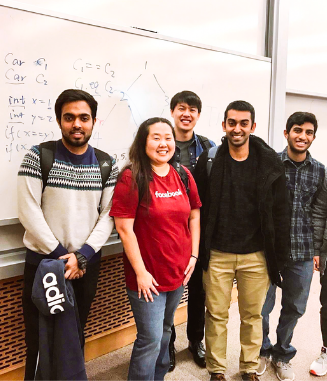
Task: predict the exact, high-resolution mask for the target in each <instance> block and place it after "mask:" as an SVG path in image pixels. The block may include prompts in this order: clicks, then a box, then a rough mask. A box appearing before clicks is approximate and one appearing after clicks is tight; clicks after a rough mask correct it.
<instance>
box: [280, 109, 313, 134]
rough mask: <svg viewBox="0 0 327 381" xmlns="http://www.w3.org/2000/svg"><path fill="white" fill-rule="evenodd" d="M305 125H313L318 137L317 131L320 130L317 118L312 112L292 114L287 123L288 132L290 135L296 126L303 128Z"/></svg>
mask: <svg viewBox="0 0 327 381" xmlns="http://www.w3.org/2000/svg"><path fill="white" fill-rule="evenodd" d="M304 123H311V124H313V127H314V134H315V135H316V131H317V128H318V122H317V119H316V116H315V115H314V114H311V112H303V111H297V112H295V113H294V114H292V115H291V116H290V117H289V118H288V119H287V122H286V132H287V133H288V134H289V133H290V131H291V129H292V127H293V126H294V125H295V124H296V125H298V126H302V124H304Z"/></svg>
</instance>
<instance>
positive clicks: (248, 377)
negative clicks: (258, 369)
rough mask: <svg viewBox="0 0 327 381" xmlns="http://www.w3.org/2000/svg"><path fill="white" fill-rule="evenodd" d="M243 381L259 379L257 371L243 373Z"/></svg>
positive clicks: (257, 380)
mask: <svg viewBox="0 0 327 381" xmlns="http://www.w3.org/2000/svg"><path fill="white" fill-rule="evenodd" d="M242 381H259V378H258V376H257V374H256V373H243V374H242Z"/></svg>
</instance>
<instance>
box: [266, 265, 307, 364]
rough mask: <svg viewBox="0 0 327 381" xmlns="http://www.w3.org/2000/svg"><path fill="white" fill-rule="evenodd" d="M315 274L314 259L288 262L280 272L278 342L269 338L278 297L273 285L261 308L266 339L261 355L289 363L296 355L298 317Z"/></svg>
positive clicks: (304, 305) (303, 308)
mask: <svg viewBox="0 0 327 381" xmlns="http://www.w3.org/2000/svg"><path fill="white" fill-rule="evenodd" d="M312 274H313V261H312V260H310V261H289V262H288V263H287V264H286V266H285V268H284V269H283V271H282V273H281V275H282V278H283V283H282V309H281V312H280V317H279V322H278V327H277V343H276V344H275V345H274V346H273V345H272V344H271V342H270V340H269V336H268V334H269V314H270V312H271V311H272V310H273V308H274V305H275V298H276V286H272V285H271V286H270V287H269V290H268V292H267V297H266V301H265V304H264V306H263V308H262V328H263V341H262V347H261V350H260V355H261V356H265V357H269V356H270V355H271V356H272V358H273V360H274V361H283V362H289V361H290V360H291V359H292V358H293V357H294V356H295V354H296V349H295V348H294V347H293V346H292V345H291V340H292V337H293V331H294V328H295V326H296V324H297V321H298V319H299V318H300V317H301V316H302V315H303V314H304V312H305V309H306V306H307V301H308V296H309V291H310V285H311V280H312Z"/></svg>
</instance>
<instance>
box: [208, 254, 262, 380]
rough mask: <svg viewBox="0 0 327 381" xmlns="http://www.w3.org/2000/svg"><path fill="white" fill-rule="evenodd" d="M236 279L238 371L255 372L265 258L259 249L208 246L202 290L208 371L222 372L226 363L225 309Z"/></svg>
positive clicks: (259, 337) (259, 336) (260, 341)
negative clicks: (238, 251) (240, 251)
mask: <svg viewBox="0 0 327 381" xmlns="http://www.w3.org/2000/svg"><path fill="white" fill-rule="evenodd" d="M234 278H236V280H237V288H238V306H239V312H240V316H241V327H240V341H241V356H240V371H241V373H250V372H255V371H256V370H257V368H258V366H259V352H260V348H261V344H262V317H261V310H262V306H263V303H264V301H265V297H266V293H267V290H268V286H269V277H268V273H267V265H266V259H265V257H264V254H263V252H262V251H258V252H255V253H250V254H232V253H223V252H220V251H217V250H211V253H210V262H209V267H208V271H204V273H203V283H204V288H205V292H206V307H207V311H206V317H205V338H206V361H207V369H208V371H209V372H210V373H225V371H226V367H227V360H226V347H227V327H226V324H227V322H228V309H229V306H230V301H231V293H232V288H233V280H234Z"/></svg>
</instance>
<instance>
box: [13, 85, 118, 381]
mask: <svg viewBox="0 0 327 381" xmlns="http://www.w3.org/2000/svg"><path fill="white" fill-rule="evenodd" d="M96 111H97V102H96V100H95V99H94V98H93V97H92V96H91V95H90V94H88V93H86V92H84V91H82V90H65V91H64V92H63V93H62V94H60V96H59V97H58V99H57V101H56V104H55V112H56V119H57V122H58V125H59V128H60V129H61V133H62V138H61V139H60V140H58V141H57V142H54V143H53V144H54V149H53V163H52V167H51V169H50V171H49V174H48V178H47V180H46V181H45V180H44V176H42V175H44V173H42V170H41V159H40V153H41V152H42V155H43V150H42V149H41V147H40V146H39V145H36V146H33V147H32V148H31V149H30V150H29V151H28V152H27V154H26V155H25V157H24V159H23V162H22V164H21V167H20V170H19V173H18V213H19V219H20V221H21V223H22V225H23V226H24V228H25V230H26V232H25V235H24V244H25V246H26V248H27V252H26V263H25V271H24V289H23V309H24V319H25V327H26V345H27V358H26V370H25V379H27V380H32V379H34V376H35V370H36V363H37V356H38V352H39V332H38V314H39V312H38V310H37V308H36V306H35V305H34V304H33V302H32V300H31V293H32V286H33V281H34V277H35V273H36V270H37V268H38V265H39V263H40V262H41V260H42V259H44V258H52V259H57V258H65V259H67V263H66V267H65V278H66V279H71V280H73V287H74V292H75V297H76V301H77V305H78V311H79V318H80V323H81V328H82V330H83V329H84V327H85V324H86V320H87V316H88V313H89V310H90V307H91V303H92V300H93V298H94V296H95V292H96V287H97V280H98V275H99V268H100V258H101V251H100V249H101V247H102V246H103V245H104V244H105V242H106V241H107V239H108V237H109V236H110V234H111V231H112V229H113V225H114V224H113V220H112V218H111V217H109V210H110V207H111V198H112V194H113V189H114V186H115V183H116V178H117V175H118V167H117V166H116V165H115V164H114V163H112V161H111V158H110V157H109V155H106V154H105V153H103V152H101V151H100V152H101V153H102V156H103V155H106V157H107V158H108V160H107V161H106V162H101V165H104V166H112V167H111V172H110V175H109V178H108V179H107V180H106V182H105V183H104V184H103V182H102V177H101V173H102V169H101V168H100V164H99V161H98V159H97V156H96V154H95V150H94V149H93V148H92V147H91V146H90V145H89V144H88V141H89V139H90V137H91V134H92V130H93V126H94V123H95V121H96ZM97 152H98V151H97ZM43 160H44V156H42V161H43ZM63 350H64V348H63Z"/></svg>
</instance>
